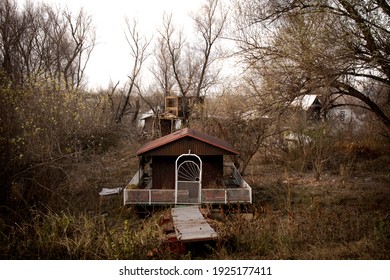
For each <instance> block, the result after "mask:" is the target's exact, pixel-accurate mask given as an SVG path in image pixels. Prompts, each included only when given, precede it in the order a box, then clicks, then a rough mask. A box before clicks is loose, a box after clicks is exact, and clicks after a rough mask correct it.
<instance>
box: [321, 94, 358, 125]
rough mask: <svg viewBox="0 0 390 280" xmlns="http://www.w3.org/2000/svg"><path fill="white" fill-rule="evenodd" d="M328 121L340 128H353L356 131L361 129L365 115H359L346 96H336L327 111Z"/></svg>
mask: <svg viewBox="0 0 390 280" xmlns="http://www.w3.org/2000/svg"><path fill="white" fill-rule="evenodd" d="M326 119H327V120H329V121H333V123H334V124H336V125H337V127H338V128H343V127H346V126H348V125H349V126H351V127H352V128H353V129H354V130H358V129H360V127H361V126H362V124H363V119H364V114H360V115H359V114H358V113H357V112H356V108H354V106H353V105H351V102H350V101H348V99H347V98H346V97H344V96H341V95H340V96H336V98H334V100H333V101H332V103H331V104H330V106H329V109H328V110H327V111H326Z"/></svg>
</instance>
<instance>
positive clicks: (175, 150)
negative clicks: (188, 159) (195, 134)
mask: <svg viewBox="0 0 390 280" xmlns="http://www.w3.org/2000/svg"><path fill="white" fill-rule="evenodd" d="M188 151H191V153H193V154H196V155H198V156H206V155H226V154H227V152H226V150H224V149H221V148H218V147H216V146H213V145H210V144H208V143H206V142H203V141H200V140H198V139H195V138H191V137H184V138H181V139H178V140H176V141H174V142H171V143H168V144H165V145H164V146H160V147H157V148H155V149H153V150H151V151H148V152H146V153H144V155H151V156H176V157H177V156H179V155H181V154H187V153H188Z"/></svg>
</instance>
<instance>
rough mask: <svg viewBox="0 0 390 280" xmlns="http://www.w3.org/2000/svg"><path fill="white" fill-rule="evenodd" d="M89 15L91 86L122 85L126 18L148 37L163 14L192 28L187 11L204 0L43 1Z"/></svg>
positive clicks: (127, 66)
mask: <svg viewBox="0 0 390 280" xmlns="http://www.w3.org/2000/svg"><path fill="white" fill-rule="evenodd" d="M22 2H24V0H22ZM42 2H46V3H52V4H55V5H57V4H60V5H61V6H67V7H68V8H69V9H70V10H72V11H73V10H74V11H78V10H79V9H80V8H81V7H83V8H84V10H85V11H86V12H87V14H89V15H91V16H92V18H93V22H94V25H95V26H96V37H97V46H96V47H95V49H94V51H93V53H92V56H91V59H90V61H89V63H88V67H87V76H88V81H89V83H88V84H89V86H90V87H99V86H101V87H107V86H108V84H109V82H110V80H112V81H113V82H114V83H116V82H117V81H120V82H121V83H122V84H123V83H124V82H125V81H126V80H127V74H128V73H129V71H130V68H131V60H130V56H129V48H128V45H127V42H126V39H125V36H124V27H125V20H124V19H125V17H128V18H129V19H132V18H136V19H138V22H139V26H140V28H142V30H144V31H145V32H146V33H147V34H149V36H151V35H152V33H154V31H155V30H156V29H157V28H158V27H160V26H161V23H162V15H163V13H164V11H165V12H168V13H172V14H173V19H174V22H175V23H177V24H178V25H180V26H183V25H184V26H185V27H186V28H188V27H191V25H190V24H192V23H191V22H192V20H191V17H190V15H189V14H190V12H193V11H196V10H197V9H199V7H200V6H201V4H202V3H203V2H204V1H203V0H109V1H98V0H62V1H61V0H43V1H42Z"/></svg>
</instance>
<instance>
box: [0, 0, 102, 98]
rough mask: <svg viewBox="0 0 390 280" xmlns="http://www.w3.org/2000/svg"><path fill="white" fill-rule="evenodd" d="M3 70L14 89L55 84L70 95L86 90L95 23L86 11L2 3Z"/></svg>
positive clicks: (8, 0) (0, 56) (0, 55)
mask: <svg viewBox="0 0 390 280" xmlns="http://www.w3.org/2000/svg"><path fill="white" fill-rule="evenodd" d="M0 41H1V44H0V63H1V70H2V71H3V72H4V73H5V75H6V76H7V77H9V79H10V80H11V81H12V82H13V84H14V85H18V86H22V85H23V86H28V85H34V84H35V83H36V82H37V81H39V80H45V81H46V80H48V79H50V80H51V81H52V84H53V87H54V88H56V89H58V88H65V89H66V90H68V91H75V90H78V89H79V88H80V87H81V86H82V82H83V79H84V71H85V67H86V65H87V63H88V60H89V57H90V55H91V52H92V50H93V48H94V46H95V30H94V27H93V25H92V19H91V17H89V16H88V15H87V14H86V13H85V12H84V11H83V10H82V9H81V10H80V11H79V12H78V13H77V14H76V15H75V16H74V15H73V14H72V13H71V12H70V11H69V10H62V9H60V8H52V7H51V6H48V5H45V4H39V5H36V6H35V5H34V4H33V3H32V2H26V5H25V8H24V9H23V10H20V9H19V7H18V6H17V5H16V3H15V2H14V1H11V0H4V1H1V3H0Z"/></svg>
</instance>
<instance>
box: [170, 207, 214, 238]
mask: <svg viewBox="0 0 390 280" xmlns="http://www.w3.org/2000/svg"><path fill="white" fill-rule="evenodd" d="M171 215H172V219H173V225H174V227H175V232H176V236H177V239H178V240H180V241H182V242H196V241H207V240H214V239H216V238H217V237H218V235H217V233H216V232H215V231H214V229H213V228H212V227H211V226H210V225H209V223H208V222H207V221H206V219H205V218H204V217H203V215H202V213H201V212H200V210H199V206H178V207H175V208H172V209H171Z"/></svg>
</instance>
